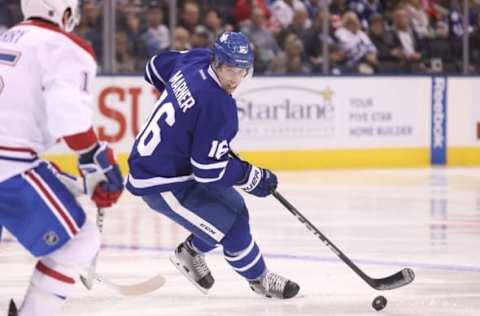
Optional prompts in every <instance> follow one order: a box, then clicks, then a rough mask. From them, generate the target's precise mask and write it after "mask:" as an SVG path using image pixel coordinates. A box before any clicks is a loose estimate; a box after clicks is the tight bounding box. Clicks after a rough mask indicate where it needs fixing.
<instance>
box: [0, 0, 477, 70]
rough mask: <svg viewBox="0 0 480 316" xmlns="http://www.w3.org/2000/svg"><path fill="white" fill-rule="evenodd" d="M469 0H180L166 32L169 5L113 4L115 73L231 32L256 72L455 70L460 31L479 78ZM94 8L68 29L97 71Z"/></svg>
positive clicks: (97, 12)
mask: <svg viewBox="0 0 480 316" xmlns="http://www.w3.org/2000/svg"><path fill="white" fill-rule="evenodd" d="M468 1H469V12H470V14H469V16H467V17H465V16H464V15H463V12H464V10H463V4H464V0H273V1H268V0H223V1H213V0H198V1H194V0H183V1H182V0H178V1H177V2H178V8H177V12H178V16H177V17H175V18H176V21H177V23H176V25H177V27H176V28H175V30H174V32H171V30H170V29H169V25H170V24H169V19H170V18H172V17H169V15H168V13H169V8H168V1H146V0H117V1H116V5H117V6H116V17H117V23H116V34H115V54H116V56H115V64H116V71H117V72H120V73H134V72H141V71H142V70H143V67H144V64H145V61H146V60H147V59H148V57H149V56H152V55H154V54H158V53H160V52H162V51H164V50H166V49H170V48H173V49H177V50H186V49H190V48H196V47H210V46H211V45H212V43H213V42H214V40H215V38H216V36H217V35H218V34H219V33H221V32H223V31H227V30H234V31H242V32H244V33H245V34H246V35H247V36H248V37H249V38H250V39H251V41H252V43H253V45H254V52H255V55H256V56H255V57H256V58H255V73H256V74H266V75H269V74H315V73H322V70H323V69H324V63H327V64H328V68H329V72H330V73H333V74H352V73H353V74H355V73H360V74H375V73H385V74H405V73H415V74H418V73H452V74H455V73H461V71H462V67H463V65H462V55H463V46H462V40H463V36H464V33H465V32H466V33H467V34H468V38H469V61H470V68H469V73H471V74H480V0H468ZM19 2H20V1H19V0H0V34H1V33H2V32H4V31H5V30H6V29H8V28H9V27H10V26H12V25H14V24H15V23H18V21H20V20H21V19H22V17H21V11H20V4H19ZM102 12H103V1H98V0H97V1H94V0H86V1H82V2H81V13H82V19H81V23H80V25H79V26H78V27H77V28H76V30H75V32H76V33H77V34H78V35H80V36H82V37H83V38H85V39H86V40H88V41H89V42H90V43H91V44H92V46H93V48H94V50H95V52H96V53H97V56H98V62H99V65H100V69H102V68H101V67H102V65H103V60H102V59H103V52H102V51H103V38H102V34H103V32H102V27H103V16H102ZM465 19H466V24H467V26H468V27H467V29H465V28H464V20H465ZM324 26H327V27H328V28H327V30H326V31H324ZM171 34H173V36H171ZM324 45H326V46H325V47H324ZM324 52H326V54H324Z"/></svg>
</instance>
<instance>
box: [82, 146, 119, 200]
mask: <svg viewBox="0 0 480 316" xmlns="http://www.w3.org/2000/svg"><path fill="white" fill-rule="evenodd" d="M78 163H79V168H80V173H81V174H82V176H83V177H84V179H85V181H84V183H85V191H86V193H87V194H88V195H90V196H91V198H92V200H93V201H94V202H95V204H96V205H97V207H99V208H105V207H110V206H112V205H113V204H115V203H116V202H117V201H118V199H119V198H120V195H121V194H122V191H123V177H122V173H121V172H120V168H119V166H118V163H117V161H116V159H115V155H114V152H113V150H112V149H111V148H110V147H109V146H108V145H107V143H105V142H100V143H98V144H97V146H95V147H94V148H93V149H91V150H90V151H88V152H86V153H82V154H81V155H80V157H79V160H78ZM92 183H94V184H95V186H94V187H93V188H92V186H91V184H92ZM97 183H98V184H97Z"/></svg>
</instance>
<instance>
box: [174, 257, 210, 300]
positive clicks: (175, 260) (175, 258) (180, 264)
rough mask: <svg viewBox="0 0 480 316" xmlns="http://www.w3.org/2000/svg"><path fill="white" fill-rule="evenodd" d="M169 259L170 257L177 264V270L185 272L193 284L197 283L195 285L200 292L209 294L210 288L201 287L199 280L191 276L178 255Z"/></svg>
mask: <svg viewBox="0 0 480 316" xmlns="http://www.w3.org/2000/svg"><path fill="white" fill-rule="evenodd" d="M169 259H170V262H171V263H172V264H173V265H174V266H175V268H177V270H178V271H179V272H180V273H181V274H183V275H184V276H185V277H186V278H187V279H188V280H189V281H190V282H191V283H192V284H193V285H195V287H196V288H197V289H199V290H200V292H202V293H203V294H205V295H208V290H207V289H205V288H203V287H201V286H200V285H199V284H198V283H197V282H195V280H194V279H193V278H192V277H191V276H190V274H188V272H187V271H185V269H184V268H183V265H182V263H181V262H180V261H179V260H178V259H177V257H175V256H171V257H170V258H169Z"/></svg>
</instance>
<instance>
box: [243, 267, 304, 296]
mask: <svg viewBox="0 0 480 316" xmlns="http://www.w3.org/2000/svg"><path fill="white" fill-rule="evenodd" d="M249 283H250V288H251V289H252V290H253V291H254V292H255V293H257V294H259V295H262V296H266V297H274V298H280V299H286V298H292V297H294V296H295V295H297V293H298V291H299V290H300V286H299V285H298V284H297V283H295V282H293V281H291V280H288V279H287V278H284V277H282V276H281V275H278V274H276V273H273V272H270V271H268V270H267V272H266V273H264V274H263V276H262V277H260V278H259V279H258V280H255V281H250V282H249Z"/></svg>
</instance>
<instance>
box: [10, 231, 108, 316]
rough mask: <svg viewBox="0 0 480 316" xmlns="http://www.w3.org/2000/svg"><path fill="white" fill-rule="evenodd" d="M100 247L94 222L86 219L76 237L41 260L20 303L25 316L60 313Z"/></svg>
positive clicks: (50, 315) (22, 313) (52, 315)
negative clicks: (79, 275) (76, 281)
mask: <svg viewBox="0 0 480 316" xmlns="http://www.w3.org/2000/svg"><path fill="white" fill-rule="evenodd" d="M99 247H100V235H99V232H98V229H97V228H96V226H95V225H94V224H91V223H89V222H87V223H85V225H84V226H83V227H82V229H81V230H80V232H79V233H78V235H77V236H76V237H74V238H73V239H71V240H70V241H68V242H67V243H66V244H65V245H64V246H63V247H61V248H60V249H58V250H56V251H55V252H53V253H51V254H49V255H47V256H45V257H43V258H42V259H41V260H40V261H38V263H37V265H36V266H35V270H34V272H33V274H32V278H31V281H30V287H29V288H28V290H27V294H26V296H25V299H24V301H23V304H22V306H21V307H20V311H19V315H21V316H57V315H60V311H61V308H62V306H63V304H64V302H65V300H66V298H67V297H68V296H70V294H71V293H72V291H73V289H74V285H75V279H74V277H76V276H77V275H78V274H79V272H80V271H79V268H80V269H82V268H85V269H86V268H87V267H88V265H89V263H90V261H91V260H92V258H93V257H94V255H95V253H96V252H97V250H98V249H99Z"/></svg>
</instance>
